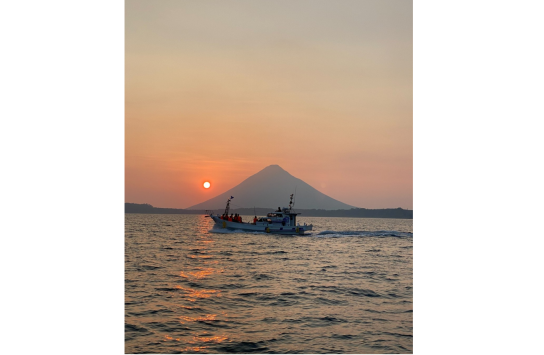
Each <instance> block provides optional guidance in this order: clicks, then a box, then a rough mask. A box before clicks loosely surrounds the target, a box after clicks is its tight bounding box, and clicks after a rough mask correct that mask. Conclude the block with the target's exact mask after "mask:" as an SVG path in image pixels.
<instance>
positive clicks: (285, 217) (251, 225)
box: [209, 195, 313, 234]
mask: <svg viewBox="0 0 544 355" xmlns="http://www.w3.org/2000/svg"><path fill="white" fill-rule="evenodd" d="M232 198H233V197H232V196H231V198H229V199H228V200H227V206H226V207H225V212H224V213H223V214H222V215H219V214H214V213H210V214H209V216H210V218H211V219H213V221H214V222H215V227H216V228H224V229H230V230H243V231H249V232H266V233H273V234H304V232H307V231H311V230H312V228H313V225H312V224H308V225H307V224H306V223H304V225H300V224H299V223H297V215H299V214H300V213H295V212H294V211H293V209H292V207H293V195H291V201H290V202H289V207H284V208H278V210H276V211H273V212H270V213H268V214H267V215H266V217H260V218H253V220H251V221H249V222H238V221H235V220H233V219H232V218H231V216H232V215H231V216H229V208H230V201H231V199H232Z"/></svg>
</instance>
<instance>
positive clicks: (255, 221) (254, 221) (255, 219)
mask: <svg viewBox="0 0 544 355" xmlns="http://www.w3.org/2000/svg"><path fill="white" fill-rule="evenodd" d="M253 224H257V216H255V218H253Z"/></svg>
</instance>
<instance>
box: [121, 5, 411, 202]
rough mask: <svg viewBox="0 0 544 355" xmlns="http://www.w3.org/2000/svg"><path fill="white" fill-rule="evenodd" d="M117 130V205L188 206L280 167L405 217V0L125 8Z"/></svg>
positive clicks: (345, 198)
mask: <svg viewBox="0 0 544 355" xmlns="http://www.w3.org/2000/svg"><path fill="white" fill-rule="evenodd" d="M125 122H126V123H125V124H126V141H125V145H126V178H125V181H126V187H125V188H126V197H125V200H126V202H134V203H150V204H152V205H154V206H156V207H176V208H186V207H189V206H192V205H194V204H197V203H199V202H202V201H204V200H206V199H208V198H211V197H214V196H216V195H218V194H220V193H222V192H224V191H226V190H228V189H230V188H232V187H234V186H235V185H237V184H238V183H240V182H241V181H243V180H244V179H245V178H247V177H248V176H250V175H252V174H255V173H257V172H258V171H260V170H261V169H263V168H265V167H266V166H268V165H271V164H278V165H280V166H281V167H282V168H284V169H285V170H287V171H288V172H289V173H291V174H292V175H294V176H295V177H297V178H300V179H302V180H304V181H305V182H307V183H309V184H310V185H312V186H313V187H315V188H316V189H318V190H319V191H321V192H323V193H325V194H327V195H329V196H331V197H333V198H335V199H338V200H340V201H342V202H345V203H347V204H350V205H353V206H358V207H365V208H387V207H393V208H396V207H403V208H412V200H413V199H412V162H413V159H412V2H411V1H405V0H399V1H390V0H378V1H365V0H357V1H345V0H334V1H319V0H306V1H300V0H288V1H287V0H271V1H263V0H260V1H254V0H246V1H231V0H221V1H208V0H194V1H188V0H161V1H149V0H147V1H141V0H126V121H125ZM204 181H210V182H211V183H212V187H211V188H210V189H207V190H206V189H204V188H203V187H202V183H203V182H204Z"/></svg>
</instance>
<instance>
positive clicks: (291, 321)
mask: <svg viewBox="0 0 544 355" xmlns="http://www.w3.org/2000/svg"><path fill="white" fill-rule="evenodd" d="M244 219H245V220H248V219H249V216H246V217H245V218H244ZM299 219H300V220H299V221H300V222H301V223H304V222H306V223H313V224H314V229H315V230H314V231H313V232H312V234H311V235H308V236H277V235H270V234H264V233H263V234H258V233H255V234H249V233H236V232H229V233H224V232H223V233H222V230H219V231H215V230H212V227H213V221H211V220H210V218H205V217H204V216H199V215H152V214H149V215H147V214H126V215H125V252H126V255H125V352H126V353H198V352H200V353H411V352H412V351H413V350H412V348H413V338H412V333H413V330H412V318H413V313H412V307H413V304H412V244H413V243H412V242H413V239H412V220H398V219H373V218H329V217H306V218H304V217H303V218H299Z"/></svg>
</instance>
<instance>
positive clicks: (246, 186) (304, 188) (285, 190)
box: [188, 165, 354, 210]
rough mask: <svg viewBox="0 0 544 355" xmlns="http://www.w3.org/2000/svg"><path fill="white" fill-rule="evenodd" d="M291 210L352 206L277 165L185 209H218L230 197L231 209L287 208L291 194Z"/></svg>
mask: <svg viewBox="0 0 544 355" xmlns="http://www.w3.org/2000/svg"><path fill="white" fill-rule="evenodd" d="M295 187H296V199H295V202H296V204H295V209H296V208H299V209H325V210H338V209H350V208H354V207H353V206H350V205H347V204H345V203H343V202H340V201H338V200H335V199H334V198H332V197H329V196H327V195H325V194H323V193H321V192H319V191H317V190H316V189H314V188H313V187H311V186H310V185H308V184H307V183H305V182H304V181H302V180H300V179H297V178H296V177H294V176H293V175H291V174H289V173H288V172H287V171H285V170H283V169H282V168H281V167H280V166H279V165H270V166H267V167H266V168H264V169H263V170H261V171H259V172H258V173H257V174H255V175H252V176H250V177H248V178H247V179H245V180H244V181H242V182H241V183H240V184H239V185H237V186H235V187H233V188H232V189H230V190H228V191H226V192H225V193H222V194H221V195H219V196H216V197H214V198H211V199H209V200H207V201H205V202H202V203H199V204H198V205H194V206H191V207H189V208H188V209H191V210H220V209H224V208H225V204H226V203H227V199H228V198H229V197H231V196H234V199H233V200H232V201H231V208H244V207H245V208H250V207H269V208H277V207H287V206H288V205H289V195H291V194H292V193H294V192H295Z"/></svg>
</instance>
